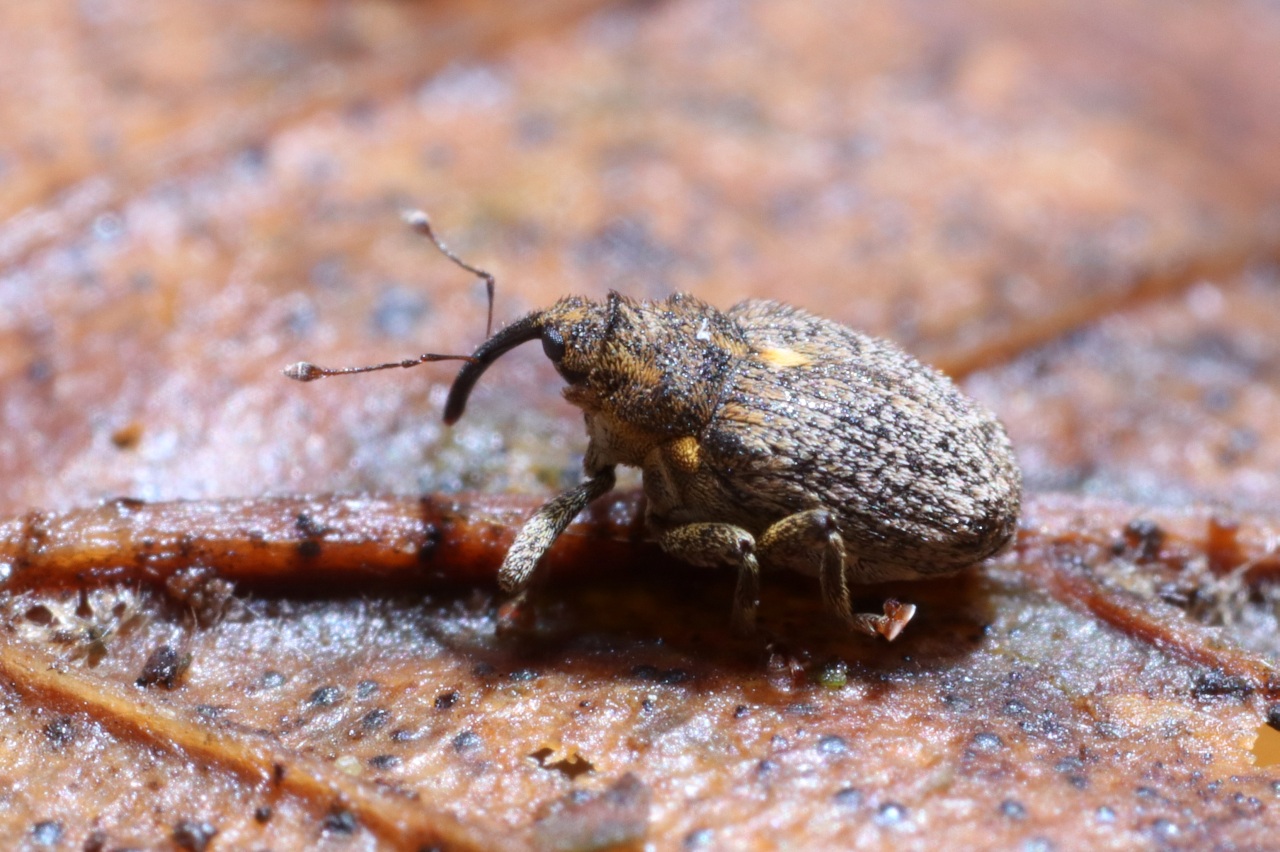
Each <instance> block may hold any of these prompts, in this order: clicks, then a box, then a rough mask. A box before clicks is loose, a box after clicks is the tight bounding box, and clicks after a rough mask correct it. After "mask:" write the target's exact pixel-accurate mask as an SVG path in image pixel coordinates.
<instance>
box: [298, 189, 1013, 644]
mask: <svg viewBox="0 0 1280 852" xmlns="http://www.w3.org/2000/svg"><path fill="white" fill-rule="evenodd" d="M405 219H406V221H407V222H408V223H409V224H410V225H411V226H412V227H413V228H414V230H416V231H418V232H419V233H421V234H423V235H425V236H427V237H428V238H430V239H431V241H432V242H433V243H434V244H435V245H436V247H437V248H438V249H439V250H440V251H441V252H442V253H443V254H444V255H445V256H446V257H448V258H449V259H450V260H452V261H453V262H454V263H456V264H457V265H458V266H460V267H461V268H463V269H465V270H467V271H469V272H471V273H473V274H475V275H477V276H479V277H480V278H482V279H484V281H485V284H486V289H487V292H488V297H489V325H488V327H487V329H486V335H485V340H484V342H483V343H481V344H480V346H479V347H478V348H477V349H476V350H475V352H474V353H472V354H471V355H442V354H434V353H428V354H423V355H419V356H418V357H416V358H410V359H406V360H403V361H393V362H389V363H385V364H374V365H371V366H367V367H351V368H345V369H327V368H323V367H317V366H315V365H313V364H309V363H306V362H302V363H298V364H294V365H292V366H290V367H288V368H287V369H286V370H285V374H286V375H288V376H289V377H290V378H294V379H298V380H301V381H311V380H314V379H318V378H323V377H325V376H332V375H342V374H349V373H363V372H370V371H373V370H383V369H390V368H394V367H413V366H417V365H418V364H422V363H426V362H430V361H446V360H457V361H463V362H464V363H463V365H462V368H461V369H460V370H459V371H458V374H457V377H456V378H455V379H454V382H453V386H452V387H451V388H450V390H449V395H448V398H447V401H446V403H445V409H444V421H445V422H446V423H449V424H452V423H455V422H457V420H458V419H459V418H460V417H461V416H462V413H463V410H464V408H465V407H466V404H467V399H468V397H469V396H470V393H471V390H472V388H474V387H475V384H476V382H477V381H479V379H480V377H481V376H482V375H483V374H484V372H485V370H487V369H488V368H489V366H490V365H491V364H492V363H493V362H494V361H496V360H497V359H498V358H499V357H501V356H502V355H504V354H506V353H507V352H509V351H511V350H512V349H513V348H515V347H516V346H519V345H520V344H522V343H526V342H528V341H532V340H540V341H541V342H542V350H543V353H544V354H545V355H546V356H547V358H548V359H549V360H550V361H551V362H552V364H553V365H554V366H555V368H556V371H557V372H558V373H559V374H560V377H561V378H562V379H563V380H564V381H565V384H566V387H565V389H564V396H565V399H567V400H568V401H569V402H570V403H572V404H573V405H575V406H577V407H578V408H580V409H582V412H583V416H584V422H585V426H586V431H587V438H588V441H587V450H586V454H585V456H584V458H583V469H584V473H585V474H586V478H585V480H584V481H583V482H582V483H580V484H579V485H577V486H575V487H573V488H570V489H569V490H568V491H565V492H564V493H563V494H561V495H559V496H557V497H555V498H554V499H552V500H551V501H549V502H548V503H546V504H545V505H544V506H543V507H542V508H540V509H539V510H538V511H537V512H535V513H534V515H533V517H531V518H530V519H529V520H528V521H527V522H526V523H525V524H524V526H523V527H522V528H521V529H520V531H519V533H518V534H517V536H516V539H515V542H514V543H513V544H512V546H511V548H510V550H508V552H507V555H506V557H505V559H504V560H503V564H502V567H501V569H500V570H499V575H498V579H499V584H500V585H501V586H502V588H503V590H505V591H507V592H509V593H521V592H523V591H524V590H525V589H526V588H527V586H528V584H529V581H530V579H531V578H532V576H533V574H534V572H535V569H536V568H537V565H538V562H539V560H540V559H541V558H542V556H543V554H545V553H546V551H547V550H548V549H549V548H550V547H551V545H552V543H553V542H554V541H555V540H556V538H557V537H558V536H559V535H560V533H561V532H563V531H564V529H565V528H566V527H567V526H568V525H569V523H570V522H571V521H572V520H573V518H574V517H576V516H577V515H578V513H579V512H581V511H582V510H583V509H584V508H585V507H586V506H587V504H588V503H590V502H591V501H592V500H594V499H596V498H597V497H599V496H601V495H603V494H604V493H606V492H608V491H609V490H610V489H612V488H613V485H614V481H615V477H614V469H615V467H616V466H617V465H626V466H631V467H637V468H639V469H640V470H641V477H642V482H643V487H644V493H645V497H646V509H645V523H646V526H647V527H648V529H649V531H650V532H651V533H652V534H653V535H654V536H655V538H656V539H657V542H658V544H659V546H661V547H662V549H663V550H664V551H665V552H666V553H668V554H670V555H671V556H674V557H676V558H677V559H680V560H682V561H683V562H686V563H688V564H691V565H695V566H699V567H706V568H714V567H731V568H734V569H736V570H737V585H736V587H735V591H734V599H733V606H732V620H733V624H734V627H735V628H736V629H737V630H739V631H740V632H750V631H751V630H752V629H753V627H754V623H755V617H756V610H757V608H758V605H759V596H760V574H761V573H762V571H768V570H780V569H787V570H794V571H798V572H801V573H804V574H808V575H811V576H814V577H816V578H817V579H818V581H819V585H820V588H821V593H822V598H823V602H824V604H825V605H826V608H827V609H828V610H829V611H830V612H832V613H833V614H834V615H835V616H836V617H838V618H839V619H840V620H841V621H843V622H844V623H845V624H846V625H848V627H849V628H851V629H853V630H855V631H857V632H860V633H865V634H869V635H873V636H875V635H878V636H883V637H884V638H886V639H890V640H891V639H893V638H894V637H896V636H897V635H898V633H899V632H900V631H901V630H902V628H903V627H904V626H905V625H906V624H907V622H908V621H910V620H911V618H912V616H913V615H914V613H915V607H914V606H912V605H910V604H902V603H899V602H897V601H895V600H889V601H886V602H885V603H884V606H883V612H880V613H855V612H854V611H853V609H852V606H851V602H850V592H849V584H850V583H851V582H852V583H874V582H882V581H888V580H907V579H919V578H925V577H936V576H943V575H947V574H953V573H955V572H957V571H960V570H962V569H964V568H966V567H968V566H970V565H972V564H974V563H976V562H979V561H981V560H982V559H985V558H987V557H989V556H991V555H993V554H995V553H998V552H999V551H1001V550H1002V549H1003V548H1005V547H1006V546H1007V545H1008V543H1009V542H1010V541H1011V540H1012V538H1013V535H1014V532H1015V530H1016V527H1017V522H1018V514H1019V510H1020V506H1021V497H1022V475H1021V471H1020V470H1019V467H1018V464H1017V460H1016V458H1015V456H1014V453H1013V448H1012V446H1011V444H1010V442H1009V439H1008V436H1007V435H1006V434H1005V430H1004V427H1003V426H1002V425H1001V423H1000V421H999V420H998V419H997V418H996V417H995V415H994V414H992V413H991V412H989V411H988V410H987V409H986V408H984V407H983V406H982V405H981V404H979V403H978V402H976V401H975V400H973V399H971V398H970V397H968V396H966V395H965V394H964V393H962V392H961V391H960V389H959V388H957V387H956V386H955V384H953V383H952V381H951V380H950V379H948V378H947V377H946V376H944V375H943V374H942V373H940V372H939V371H938V370H936V369H934V368H932V367H929V366H928V365H925V364H922V363H921V362H919V361H917V360H916V359H915V358H913V357H911V356H910V355H909V354H907V353H906V352H904V351H903V350H902V349H900V348H898V347H897V346H896V345H894V344H893V343H890V342H889V341H886V340H882V339H880V338H876V337H872V336H870V335H866V334H862V333H861V332H857V331H854V330H853V329H850V328H848V327H846V326H844V325H841V324H839V323H836V322H833V321H831V320H827V319H824V318H822V317H818V316H815V315H813V314H810V313H808V312H806V311H803V310H800V309H798V308H794V307H791V306H789V305H785V304H782V303H779V302H773V301H767V300H757V299H752V300H748V301H745V302H741V303H739V304H737V305H735V306H733V307H732V308H730V309H728V310H725V311H722V310H719V309H717V308H715V307H713V306H711V305H709V304H707V303H705V302H703V301H701V300H699V299H697V298H694V297H693V296H689V295H686V294H676V295H673V296H670V297H668V298H667V299H663V300H657V301H639V300H633V299H629V298H627V297H625V296H622V295H620V294H618V293H616V292H611V293H609V294H608V296H607V297H606V298H605V299H604V300H603V301H594V300H591V299H586V298H582V297H579V296H566V297H564V298H562V299H560V300H559V301H558V302H556V303H555V304H553V305H551V306H550V307H547V308H544V309H541V310H537V311H533V312H532V313H529V314H527V315H525V316H524V317H522V318H520V319H517V320H516V321H514V322H512V323H511V324H509V325H507V326H505V327H504V328H502V329H500V330H498V331H497V332H493V331H492V318H493V299H494V289H495V287H494V279H493V276H491V275H489V274H488V273H486V272H484V271H482V270H480V269H477V268H475V267H473V266H471V265H469V264H467V263H465V262H464V261H462V260H461V259H460V258H458V257H457V256H456V255H454V254H453V253H452V252H451V251H449V249H448V248H447V247H446V246H445V245H444V243H443V242H442V241H441V240H440V239H439V238H438V237H437V236H436V235H435V232H434V231H433V230H432V228H431V224H430V221H429V220H428V219H427V216H426V214H424V213H421V212H413V213H409V214H406V216H405Z"/></svg>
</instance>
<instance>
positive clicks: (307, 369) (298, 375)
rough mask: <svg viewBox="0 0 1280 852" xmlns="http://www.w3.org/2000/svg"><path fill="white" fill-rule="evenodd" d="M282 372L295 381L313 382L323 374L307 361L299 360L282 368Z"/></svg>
mask: <svg viewBox="0 0 1280 852" xmlns="http://www.w3.org/2000/svg"><path fill="white" fill-rule="evenodd" d="M284 374H285V375H286V376H288V377H289V378H291V379H293V380H294V381H297V382H313V381H315V380H316V379H318V378H320V377H322V376H323V375H324V371H323V370H321V369H320V368H319V367H317V366H316V365H315V364H312V363H310V362H309V361H299V362H298V363H296V364H290V365H289V366H287V367H285V368H284Z"/></svg>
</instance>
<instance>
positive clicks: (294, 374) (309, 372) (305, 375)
mask: <svg viewBox="0 0 1280 852" xmlns="http://www.w3.org/2000/svg"><path fill="white" fill-rule="evenodd" d="M474 360H475V358H473V357H472V356H470V355H436V354H434V353H431V352H428V353H427V354H425V355H419V356H418V357H417V358H406V359H404V360H403V361H388V362H387V363H386V364H370V365H369V366H367V367H336V368H335V367H320V366H317V365H315V364H312V363H311V362H310V361H299V362H298V363H296V364H290V365H289V366H287V367H285V368H284V371H283V372H284V374H285V375H286V376H288V377H289V378H291V379H294V380H295V381H299V382H314V381H315V380H316V379H323V378H326V377H328V376H344V375H347V374H349V373H372V372H373V371H375V370H390V369H393V368H395V367H405V368H408V367H416V366H418V365H419V364H425V363H427V362H429V361H474Z"/></svg>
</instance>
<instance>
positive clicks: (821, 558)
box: [760, 509, 916, 641]
mask: <svg viewBox="0 0 1280 852" xmlns="http://www.w3.org/2000/svg"><path fill="white" fill-rule="evenodd" d="M760 561H761V562H763V563H764V564H765V565H768V566H770V567H771V568H789V569H791V570H793V571H799V572H800V573H802V574H809V575H810V576H814V575H816V576H817V577H818V580H819V582H820V583H821V586H822V600H823V603H824V604H826V607H827V609H828V610H830V611H831V612H833V613H835V615H837V616H838V617H839V618H840V620H841V621H843V622H844V623H845V624H847V625H849V626H850V627H851V628H853V629H854V630H857V631H858V632H859V633H866V634H868V635H870V636H883V637H884V638H886V639H888V640H890V641H892V640H893V639H894V638H895V637H897V635H898V634H899V633H901V632H902V628H903V627H905V626H906V625H907V622H908V621H910V620H911V616H913V615H915V611H916V608H915V607H914V606H912V605H911V604H901V603H898V602H897V601H895V600H889V601H885V604H884V614H883V615H877V614H875V613H868V612H859V613H855V612H853V607H852V606H851V605H850V603H849V582H848V565H847V563H848V561H849V560H848V556H847V554H846V553H845V548H844V539H843V538H841V537H840V530H839V529H838V528H837V527H836V519H835V514H834V513H833V512H831V511H830V510H828V509H810V510H809V511H807V512H797V513H795V514H794V515H788V516H787V517H785V518H783V519H782V520H780V521H778V522H777V523H775V524H774V525H773V526H771V527H769V528H768V529H767V530H765V531H764V535H762V536H760Z"/></svg>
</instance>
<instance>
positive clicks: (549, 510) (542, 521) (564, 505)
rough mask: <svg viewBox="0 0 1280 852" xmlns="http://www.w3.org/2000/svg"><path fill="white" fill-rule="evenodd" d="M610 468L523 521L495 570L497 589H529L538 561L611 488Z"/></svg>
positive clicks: (612, 479)
mask: <svg viewBox="0 0 1280 852" xmlns="http://www.w3.org/2000/svg"><path fill="white" fill-rule="evenodd" d="M613 483H614V475H613V468H612V467H606V468H604V469H602V470H601V471H600V472H599V473H597V474H596V475H595V476H593V477H591V478H590V479H588V480H587V481H586V482H583V483H581V484H579V485H576V486H574V487H573V488H570V489H569V490H568V491H566V492H564V493H563V494H561V495H560V496H559V497H556V498H555V499H554V500H551V501H550V502H548V503H547V504H546V505H544V506H543V507H542V508H541V509H539V510H538V511H536V512H534V513H533V517H532V518H530V519H529V520H527V521H525V524H524V526H523V527H521V528H520V532H519V533H518V534H517V535H516V540H515V542H513V543H512V545H511V549H510V550H508V551H507V557H506V559H503V560H502V568H500V569H499V570H498V585H499V586H501V587H502V590H503V591H504V592H518V591H521V590H522V589H524V587H525V586H527V585H529V580H530V578H532V577H533V571H534V569H535V568H537V567H538V560H539V559H541V558H542V555H543V554H544V553H546V552H547V550H548V549H549V548H550V547H551V543H552V542H554V541H555V540H556V539H557V538H559V537H560V533H562V532H564V528H565V527H567V526H569V524H570V523H571V522H572V521H573V519H574V518H576V517H577V516H578V513H579V512H581V511H582V510H583V509H585V508H587V504H588V503H590V502H591V501H592V500H594V499H596V498H597V497H599V496H600V495H602V494H604V493H605V492H607V491H609V490H610V489H611V488H613Z"/></svg>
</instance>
